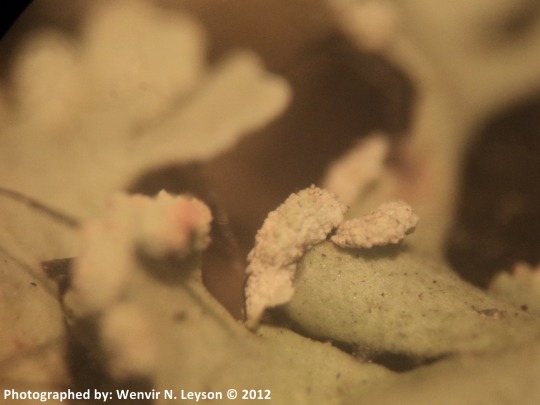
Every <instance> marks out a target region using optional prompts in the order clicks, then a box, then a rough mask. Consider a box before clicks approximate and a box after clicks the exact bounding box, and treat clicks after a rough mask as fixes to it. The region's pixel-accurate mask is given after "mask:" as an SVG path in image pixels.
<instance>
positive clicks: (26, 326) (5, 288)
mask: <svg viewBox="0 0 540 405" xmlns="http://www.w3.org/2000/svg"><path fill="white" fill-rule="evenodd" d="M0 223H1V224H2V226H1V228H0V280H1V283H0V329H1V330H2V332H1V333H0V387H1V388H2V389H4V388H6V389H9V388H15V389H16V388H21V389H29V388H37V387H40V386H41V387H50V388H57V389H59V388H60V387H62V386H65V385H66V384H68V383H69V381H70V376H69V372H68V368H67V364H66V361H65V356H64V354H65V344H66V340H67V337H66V332H65V325H64V314H63V311H62V308H61V306H60V304H59V302H58V298H57V287H56V285H55V284H54V283H53V282H51V280H49V279H48V278H47V277H46V276H45V274H44V273H43V272H42V269H41V262H43V261H47V260H52V259H55V258H63V257H70V256H72V255H73V254H75V252H76V233H75V232H74V229H73V228H71V227H66V225H65V223H63V222H60V221H58V220H57V219H55V218H51V217H50V216H48V215H46V214H45V213H44V212H40V211H38V210H36V209H35V208H34V207H32V206H29V205H25V204H21V203H20V202H19V201H14V200H10V199H6V198H5V196H2V198H0Z"/></svg>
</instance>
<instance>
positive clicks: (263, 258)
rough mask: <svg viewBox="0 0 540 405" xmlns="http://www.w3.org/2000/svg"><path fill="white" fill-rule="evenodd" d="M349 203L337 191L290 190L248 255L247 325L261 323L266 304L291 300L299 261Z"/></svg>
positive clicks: (272, 305)
mask: <svg viewBox="0 0 540 405" xmlns="http://www.w3.org/2000/svg"><path fill="white" fill-rule="evenodd" d="M346 210H347V207H346V206H345V204H343V203H342V202H341V201H339V200H338V199H337V198H336V197H335V195H334V194H332V193H330V192H328V191H325V190H321V189H319V188H317V187H315V186H311V187H309V188H307V189H304V190H302V191H300V192H298V193H296V194H291V195H290V196H289V197H288V198H287V200H285V202H284V203H283V204H281V205H280V206H279V207H278V208H277V209H276V210H275V211H272V212H271V213H270V214H269V215H268V217H267V218H266V220H265V221H264V224H263V226H262V228H261V229H260V230H259V232H257V236H256V238H255V247H254V248H253V250H252V251H251V252H250V253H249V255H248V262H249V264H248V267H247V269H246V273H247V275H248V279H247V283H246V289H245V294H246V325H247V326H248V327H250V328H254V327H256V326H257V325H258V323H259V321H260V318H261V316H262V314H263V313H264V311H265V309H266V308H269V307H274V306H277V305H281V304H284V303H286V302H288V301H289V300H290V299H291V297H292V296H293V293H294V288H293V279H294V273H295V270H296V262H297V261H298V260H299V259H300V258H301V257H302V255H303V254H304V253H305V251H306V250H307V249H309V248H310V247H311V246H313V245H315V244H317V243H319V242H322V241H324V240H325V239H326V237H327V236H328V234H329V233H330V232H331V231H332V230H333V229H334V228H336V227H337V226H338V225H339V224H340V223H341V222H342V221H343V215H344V214H345V211H346Z"/></svg>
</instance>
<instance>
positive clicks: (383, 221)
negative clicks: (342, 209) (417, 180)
mask: <svg viewBox="0 0 540 405" xmlns="http://www.w3.org/2000/svg"><path fill="white" fill-rule="evenodd" d="M417 224H418V216H417V215H416V214H415V213H414V212H413V210H412V208H411V206H410V205H409V204H407V203H405V202H403V201H391V202H387V203H384V204H382V205H380V206H379V207H378V208H377V209H376V210H375V211H373V212H372V213H371V214H368V215H364V216H363V217H361V218H356V219H351V220H348V221H345V222H343V223H342V224H341V225H340V226H339V228H338V229H337V231H336V234H335V235H334V236H332V242H334V243H335V244H336V245H338V246H341V247H355V248H370V247H373V246H382V245H387V244H390V243H399V242H400V241H401V240H402V239H403V238H404V237H405V235H407V234H410V233H412V232H414V230H415V228H416V225H417Z"/></svg>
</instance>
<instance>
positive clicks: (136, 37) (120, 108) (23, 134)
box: [0, 1, 290, 217]
mask: <svg viewBox="0 0 540 405" xmlns="http://www.w3.org/2000/svg"><path fill="white" fill-rule="evenodd" d="M205 54H206V45H205V36H204V33H203V30H202V28H201V27H200V26H199V24H198V23H197V22H196V21H195V20H194V19H193V18H192V17H190V16H188V15H187V14H182V13H180V12H174V13H167V12H165V11H163V10H160V9H159V8H158V7H156V6H155V5H153V4H152V3H151V2H143V1H119V2H104V3H95V7H94V8H93V13H92V14H91V15H90V16H88V22H87V23H86V24H85V25H84V26H83V27H82V29H81V34H80V38H79V39H77V40H74V39H71V38H68V37H66V36H64V35H62V34H60V33H58V32H54V31H52V32H40V33H39V35H35V36H34V37H33V38H31V39H29V40H28V41H27V42H26V43H25V45H24V47H23V49H21V50H20V51H19V52H18V55H17V57H16V58H15V67H14V69H13V89H12V90H13V92H12V97H11V98H10V100H13V101H12V102H11V103H9V104H8V105H7V109H8V111H7V117H6V118H5V120H4V124H5V125H3V128H2V136H1V137H0V173H1V175H0V183H1V184H2V185H3V186H4V187H7V188H11V189H13V190H17V191H19V192H22V193H24V194H26V195H29V196H31V197H34V198H36V199H39V200H40V201H42V202H45V203H47V204H48V205H50V206H52V207H55V208H57V209H61V210H63V211H64V212H67V213H71V214H73V215H79V216H81V217H88V216H89V215H92V214H95V213H96V212H99V211H100V210H101V209H102V206H103V203H104V200H105V199H106V198H107V196H108V195H109V194H111V193H113V192H115V191H118V190H121V189H123V188H125V187H127V186H128V185H129V184H130V183H131V182H132V181H134V179H135V178H136V177H137V176H139V175H141V174H142V173H143V171H145V170H149V169H155V168H156V167H161V166H164V165H167V164H173V163H187V162H194V161H200V160H204V159H208V158H210V157H213V156H215V155H217V154H219V153H221V152H223V151H224V150H226V149H227V148H229V147H230V146H231V145H233V144H234V143H235V142H236V141H237V140H238V139H239V138H240V137H241V136H242V135H245V134H246V133H248V132H249V131H252V130H254V129H257V128H259V127H261V126H263V125H265V124H266V123H267V122H269V121H270V120H271V119H273V118H274V117H276V116H277V115H278V114H279V113H280V112H281V111H282V110H283V108H284V107H285V106H286V104H287V103H288V99H289V93H290V92H289V87H288V85H287V84H286V82H285V81H284V80H283V79H281V78H280V77H278V76H276V75H272V74H270V73H268V72H266V71H265V70H264V68H263V66H262V63H261V61H260V60H259V58H258V57H257V56H256V55H255V54H253V53H251V52H248V51H238V52H235V53H232V54H230V55H228V56H226V57H225V58H224V60H223V61H222V62H221V63H218V64H216V66H213V67H206V66H205V65H206V60H205ZM44 168H47V170H43V169H44Z"/></svg>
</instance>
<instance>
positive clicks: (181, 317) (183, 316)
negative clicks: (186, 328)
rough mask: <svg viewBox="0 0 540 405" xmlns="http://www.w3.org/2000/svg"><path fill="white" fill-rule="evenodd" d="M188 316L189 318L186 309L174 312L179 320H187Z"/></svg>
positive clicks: (176, 319) (175, 317)
mask: <svg viewBox="0 0 540 405" xmlns="http://www.w3.org/2000/svg"><path fill="white" fill-rule="evenodd" d="M186 318H187V314H186V313H185V311H179V312H177V313H175V314H174V320H175V321H177V322H182V321H185V320H186Z"/></svg>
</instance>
